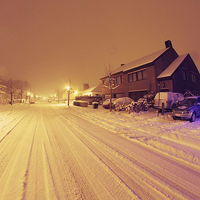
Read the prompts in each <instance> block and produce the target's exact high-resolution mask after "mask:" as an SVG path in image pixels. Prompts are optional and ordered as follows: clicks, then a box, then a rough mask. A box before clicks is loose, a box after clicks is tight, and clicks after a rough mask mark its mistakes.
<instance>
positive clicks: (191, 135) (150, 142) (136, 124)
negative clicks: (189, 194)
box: [73, 106, 200, 166]
mask: <svg viewBox="0 0 200 200" xmlns="http://www.w3.org/2000/svg"><path fill="white" fill-rule="evenodd" d="M75 110H76V112H75V114H76V115H78V116H82V117H83V118H85V119H87V120H88V121H90V122H92V123H94V124H96V125H98V126H101V127H104V128H106V129H108V130H109V131H113V132H114V133H118V134H120V135H121V136H123V137H126V138H128V139H130V140H132V141H134V142H139V143H140V144H143V145H147V146H148V147H150V148H154V149H156V150H159V151H162V152H165V153H167V154H169V155H171V156H174V157H176V158H179V159H183V160H184V161H187V162H189V163H192V164H194V165H198V166H200V118H197V119H196V121H195V122H194V123H190V122H189V121H181V120H173V119H172V117H171V113H170V112H167V113H165V114H164V115H161V113H159V114H158V113H157V111H156V110H155V109H153V108H150V110H149V111H147V112H140V113H134V112H133V113H130V114H128V113H127V112H125V111H122V112H117V111H112V112H110V111H109V110H107V109H104V108H102V107H101V106H100V107H99V109H98V110H96V109H93V108H92V106H90V107H88V108H79V107H77V108H76V109H75ZM73 113H74V110H73Z"/></svg>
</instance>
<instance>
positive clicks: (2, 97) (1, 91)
mask: <svg viewBox="0 0 200 200" xmlns="http://www.w3.org/2000/svg"><path fill="white" fill-rule="evenodd" d="M6 88H7V87H6V86H5V84H4V83H3V81H2V80H0V104H5V103H7V98H6V96H7V95H6Z"/></svg>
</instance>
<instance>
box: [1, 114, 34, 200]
mask: <svg viewBox="0 0 200 200" xmlns="http://www.w3.org/2000/svg"><path fill="white" fill-rule="evenodd" d="M33 117H34V113H32V114H30V115H28V116H27V117H26V118H23V120H21V121H20V123H18V125H17V126H15V128H14V129H13V130H12V132H11V133H12V134H9V135H7V137H6V138H5V139H4V140H3V141H2V143H1V150H2V151H1V153H0V158H1V160H3V162H2V163H1V173H0V188H1V193H0V199H17V198H20V196H21V194H22V193H23V181H22V177H23V175H24V174H25V171H24V169H26V168H25V166H26V161H27V160H28V151H27V148H28V143H29V140H30V139H29V136H28V134H26V131H27V130H28V129H29V128H30V126H31V121H32V119H33ZM22 123H24V124H23V128H22V126H21V125H22ZM27 132H28V131H27ZM29 134H31V132H29Z"/></svg>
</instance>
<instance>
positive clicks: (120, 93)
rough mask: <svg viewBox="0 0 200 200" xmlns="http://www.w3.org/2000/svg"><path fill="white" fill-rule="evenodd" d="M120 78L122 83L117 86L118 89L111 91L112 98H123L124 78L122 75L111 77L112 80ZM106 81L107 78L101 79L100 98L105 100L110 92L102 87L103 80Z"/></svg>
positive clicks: (124, 89)
mask: <svg viewBox="0 0 200 200" xmlns="http://www.w3.org/2000/svg"><path fill="white" fill-rule="evenodd" d="M119 76H122V82H121V83H120V84H117V85H118V87H117V88H115V89H113V90H112V97H114V98H118V97H125V91H126V77H125V76H124V74H123V73H118V74H115V75H113V76H112V78H116V77H119ZM106 79H108V77H104V78H103V79H102V98H103V99H105V98H106V97H107V96H109V95H110V90H109V89H108V88H107V87H105V86H104V83H105V80H106Z"/></svg>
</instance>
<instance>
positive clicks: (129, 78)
mask: <svg viewBox="0 0 200 200" xmlns="http://www.w3.org/2000/svg"><path fill="white" fill-rule="evenodd" d="M128 82H129V83H131V82H133V74H129V75H128Z"/></svg>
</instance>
